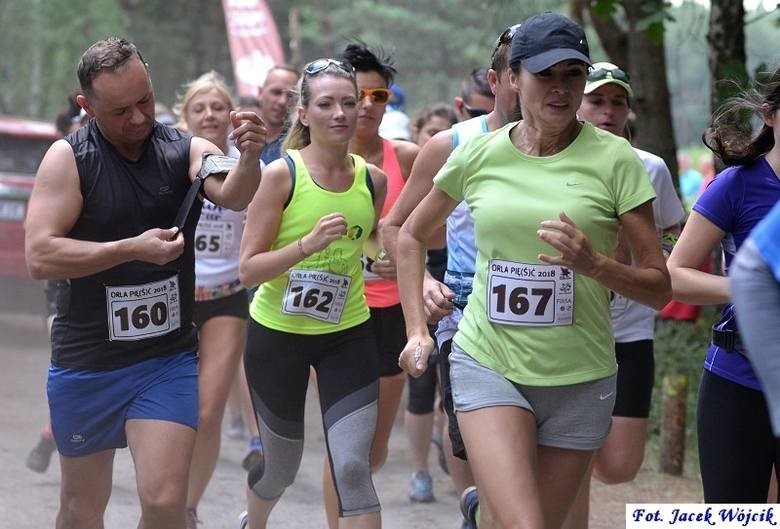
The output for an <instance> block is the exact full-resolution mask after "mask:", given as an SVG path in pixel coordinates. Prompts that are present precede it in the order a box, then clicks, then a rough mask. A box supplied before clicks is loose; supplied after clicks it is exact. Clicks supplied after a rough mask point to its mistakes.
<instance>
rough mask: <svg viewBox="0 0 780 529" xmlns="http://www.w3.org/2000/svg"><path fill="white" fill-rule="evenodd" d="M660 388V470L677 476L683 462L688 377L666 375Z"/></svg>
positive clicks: (681, 470)
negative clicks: (661, 401) (661, 400)
mask: <svg viewBox="0 0 780 529" xmlns="http://www.w3.org/2000/svg"><path fill="white" fill-rule="evenodd" d="M661 388H662V389H661V392H662V394H663V395H662V396H663V404H662V410H661V414H662V417H661V471H662V472H665V473H667V474H673V475H676V476H679V475H681V474H682V472H683V463H684V462H685V416H686V410H685V402H686V400H687V396H688V379H687V377H686V376H685V375H667V376H665V377H664V378H663V383H662V384H661Z"/></svg>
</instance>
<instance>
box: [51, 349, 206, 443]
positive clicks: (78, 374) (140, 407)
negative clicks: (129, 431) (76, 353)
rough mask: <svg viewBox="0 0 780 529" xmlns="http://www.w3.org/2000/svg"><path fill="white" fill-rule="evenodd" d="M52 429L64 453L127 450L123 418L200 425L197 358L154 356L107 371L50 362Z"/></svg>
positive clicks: (187, 356) (192, 355)
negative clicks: (66, 366) (71, 367)
mask: <svg viewBox="0 0 780 529" xmlns="http://www.w3.org/2000/svg"><path fill="white" fill-rule="evenodd" d="M46 392H47V394H48V397H49V410H50V413H51V427H52V432H53V434H54V440H55V442H56V443H57V449H58V450H59V452H60V454H62V455H63V456H66V457H78V456H85V455H89V454H94V453H96V452H100V451H103V450H110V449H114V448H125V447H126V446H127V438H126V436H125V421H127V420H129V419H154V420H160V421H170V422H176V423H180V424H184V425H186V426H189V427H191V428H193V429H197V427H198V356H197V353H195V352H186V353H179V354H176V355H171V356H164V357H160V358H152V359H150V360H145V361H143V362H139V363H137V364H133V365H131V366H127V367H123V368H120V369H112V370H110V371H85V370H81V369H69V368H63V367H56V366H49V378H48V380H47V382H46Z"/></svg>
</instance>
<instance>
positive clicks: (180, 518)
mask: <svg viewBox="0 0 780 529" xmlns="http://www.w3.org/2000/svg"><path fill="white" fill-rule="evenodd" d="M78 76H79V81H80V83H81V89H82V91H83V95H80V96H78V103H79V105H80V106H81V107H82V108H83V109H84V110H85V111H86V112H87V114H88V115H89V116H90V118H91V119H90V121H89V123H88V124H87V125H86V126H85V127H83V128H82V129H80V130H79V131H77V132H76V133H74V134H72V135H70V136H68V137H67V138H66V139H64V140H59V141H57V142H55V143H54V144H53V145H52V146H51V148H50V149H49V151H48V152H47V153H46V156H45V157H44V159H43V161H42V162H41V166H40V168H39V170H38V174H37V175H36V180H35V186H34V188H33V192H32V196H31V197H30V202H29V210H28V216H27V223H26V257H27V266H28V269H29V271H30V275H31V276H32V277H33V278H35V279H51V278H62V279H67V284H66V286H65V287H64V292H63V293H62V295H60V296H59V299H58V316H57V318H56V319H55V321H54V325H53V329H52V361H51V367H50V368H49V379H48V383H47V391H48V396H49V406H50V411H51V418H52V430H53V433H54V438H55V441H56V443H57V448H58V450H59V452H60V459H61V463H62V476H61V478H62V479H61V496H60V497H61V505H60V510H59V513H58V515H57V527H58V529H70V528H74V529H75V528H84V527H98V526H100V527H102V517H103V514H104V512H105V508H106V504H107V503H108V498H109V495H110V491H111V481H112V478H111V471H112V464H113V458H114V451H115V449H116V448H124V447H126V446H129V447H130V449H131V452H132V454H133V460H134V462H135V468H136V480H137V484H138V491H139V499H140V503H141V509H142V515H141V519H142V520H143V521H142V525H143V527H145V528H161V529H162V528H166V529H167V528H179V529H183V528H184V526H185V500H186V493H187V475H188V471H189V466H190V457H191V454H192V448H193V444H194V441H195V429H196V427H197V416H198V394H197V334H196V332H195V329H194V326H193V324H192V322H191V320H192V306H193V302H194V280H195V274H194V249H193V246H194V245H193V236H194V222H185V223H183V226H174V225H173V224H174V219H175V218H176V214H177V210H178V209H179V205H180V204H181V203H182V201H183V200H184V198H185V195H186V194H187V191H188V189H189V188H190V185H191V182H192V181H194V179H195V178H196V175H198V173H199V171H200V170H201V160H202V158H203V155H204V154H205V153H214V154H217V155H219V154H222V153H221V152H220V150H219V149H218V148H217V147H216V146H215V145H213V144H212V143H210V142H209V141H207V140H204V139H202V138H194V137H190V136H188V135H185V134H182V133H181V132H179V131H177V130H175V129H172V128H169V127H166V126H164V125H161V124H160V123H157V122H155V121H154V92H153V90H152V83H151V80H150V78H149V72H148V69H147V66H146V64H145V63H144V61H143V58H142V57H141V54H140V53H139V52H138V50H137V49H136V47H135V46H134V45H133V44H131V43H129V42H127V41H126V40H124V39H116V38H110V39H106V40H103V41H99V42H97V43H95V44H93V45H92V46H91V47H90V48H89V49H87V51H86V52H84V55H83V56H82V58H81V61H80V63H79V67H78ZM231 121H232V123H233V127H234V131H233V133H232V139H233V140H234V142H235V145H236V147H237V148H238V149H239V151H241V157H240V159H239V161H238V163H237V164H236V165H234V166H233V168H232V169H230V170H229V171H227V172H216V173H215V174H212V175H206V176H210V178H208V179H206V180H205V181H204V182H203V188H202V191H203V193H204V194H205V195H207V196H208V197H209V199H210V200H211V201H213V202H215V203H216V204H218V205H221V206H224V207H227V208H231V209H236V210H241V209H243V208H245V207H246V206H247V204H248V203H249V201H250V200H251V198H252V196H253V195H254V192H255V190H256V189H257V185H258V183H259V181H260V165H259V162H258V159H259V155H260V151H261V149H262V148H263V146H264V144H265V134H266V130H265V126H264V125H263V122H262V120H261V119H260V118H259V117H258V116H257V115H256V114H254V113H252V112H240V113H235V112H233V113H231ZM201 176H203V175H201ZM199 213H200V201H197V202H196V205H195V207H193V208H192V210H191V211H190V217H191V218H192V219H194V220H196V219H197V217H198V215H199ZM161 495H162V496H161Z"/></svg>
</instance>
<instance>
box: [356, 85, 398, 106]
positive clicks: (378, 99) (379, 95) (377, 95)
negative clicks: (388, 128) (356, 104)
mask: <svg viewBox="0 0 780 529" xmlns="http://www.w3.org/2000/svg"><path fill="white" fill-rule="evenodd" d="M391 95H393V92H392V91H391V90H390V89H389V88H361V89H360V90H358V101H363V99H364V98H366V97H370V98H371V102H372V103H374V104H375V105H386V104H387V102H388V101H390V96H391Z"/></svg>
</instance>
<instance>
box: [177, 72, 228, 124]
mask: <svg viewBox="0 0 780 529" xmlns="http://www.w3.org/2000/svg"><path fill="white" fill-rule="evenodd" d="M183 88H184V94H183V95H182V94H177V96H176V104H175V105H173V113H174V115H175V116H176V118H177V120H178V122H177V123H176V128H178V129H181V130H187V123H186V120H185V119H184V116H185V114H186V113H187V107H188V106H189V104H190V102H191V101H192V98H194V97H195V96H196V95H198V94H200V93H201V92H207V91H209V90H216V91H217V92H219V93H220V95H221V96H222V97H224V98H225V102H226V103H227V105H228V109H229V110H234V109H235V108H236V105H235V103H234V102H233V96H232V95H231V91H230V88H228V85H227V83H226V82H225V78H224V77H222V76H221V75H220V74H218V73H217V72H215V71H214V70H211V71H209V72H206V73H204V74H203V75H201V76H200V77H198V78H197V79H195V80H193V81H190V82H188V83H186V84H185V85H184V86H183Z"/></svg>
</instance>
